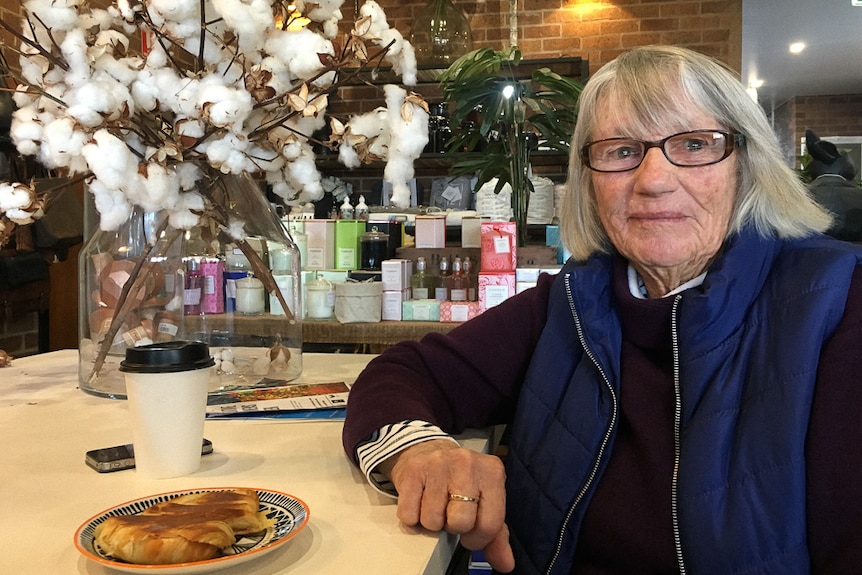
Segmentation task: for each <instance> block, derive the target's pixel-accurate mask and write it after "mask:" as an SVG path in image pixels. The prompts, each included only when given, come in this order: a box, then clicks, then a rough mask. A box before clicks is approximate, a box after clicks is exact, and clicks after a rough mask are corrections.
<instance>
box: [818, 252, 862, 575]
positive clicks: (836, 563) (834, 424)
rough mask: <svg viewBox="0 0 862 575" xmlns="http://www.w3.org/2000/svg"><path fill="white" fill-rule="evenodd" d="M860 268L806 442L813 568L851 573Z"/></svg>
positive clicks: (859, 559) (861, 434)
mask: <svg viewBox="0 0 862 575" xmlns="http://www.w3.org/2000/svg"><path fill="white" fill-rule="evenodd" d="M860 374H862V270H859V269H857V271H856V273H855V274H854V275H853V283H852V284H851V286H850V293H849V295H848V299H847V305H846V306H845V310H844V317H843V319H842V320H841V323H840V324H839V325H838V328H837V330H836V332H835V333H834V334H833V335H832V337H831V338H830V339H829V340H828V341H827V342H826V345H825V346H824V348H823V352H822V354H821V358H820V366H819V368H818V375H817V388H816V390H815V392H814V404H813V407H812V413H811V421H810V423H809V427H808V439H807V443H806V461H807V469H808V472H807V477H808V487H807V491H808V502H807V503H808V547H809V551H810V554H811V567H812V573H829V574H830V575H851V574H856V573H859V569H860V565H862V540H860V534H862V375H860Z"/></svg>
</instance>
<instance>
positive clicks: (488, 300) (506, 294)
mask: <svg viewBox="0 0 862 575" xmlns="http://www.w3.org/2000/svg"><path fill="white" fill-rule="evenodd" d="M515 283H516V282H515V272H503V273H494V272H480V273H479V308H480V309H481V311H485V310H486V309H489V308H492V307H494V306H495V305H499V304H500V303H502V302H504V301H506V300H507V299H509V298H510V297H512V296H513V295H515Z"/></svg>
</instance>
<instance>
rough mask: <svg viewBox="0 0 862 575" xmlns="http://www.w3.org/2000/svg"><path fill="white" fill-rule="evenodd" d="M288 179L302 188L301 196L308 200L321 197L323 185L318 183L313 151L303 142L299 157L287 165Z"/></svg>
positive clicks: (295, 185) (318, 178)
mask: <svg viewBox="0 0 862 575" xmlns="http://www.w3.org/2000/svg"><path fill="white" fill-rule="evenodd" d="M287 171H288V175H289V181H290V183H291V185H292V186H294V187H296V188H298V189H300V190H302V193H301V196H302V197H303V198H304V199H306V200H310V201H316V200H319V199H320V198H322V197H323V186H322V185H321V184H320V179H321V176H320V172H319V171H318V170H317V164H316V162H315V160H314V153H313V152H312V151H311V148H310V147H309V146H308V145H307V144H305V145H304V146H303V151H302V154H300V156H299V158H297V159H296V160H294V161H293V162H290V163H289V164H288V165H287Z"/></svg>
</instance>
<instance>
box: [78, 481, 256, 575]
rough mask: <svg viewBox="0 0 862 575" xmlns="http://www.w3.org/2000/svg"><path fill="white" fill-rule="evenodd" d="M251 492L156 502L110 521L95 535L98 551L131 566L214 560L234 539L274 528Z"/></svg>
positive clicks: (215, 493)
mask: <svg viewBox="0 0 862 575" xmlns="http://www.w3.org/2000/svg"><path fill="white" fill-rule="evenodd" d="M259 507H260V502H259V499H258V496H257V492H256V491H254V490H253V489H237V490H231V491H227V490H225V491H202V492H199V493H190V494H188V495H182V496H179V497H175V498H173V499H169V500H167V501H163V502H161V503H157V504H155V505H152V506H150V507H148V508H147V509H145V510H144V511H143V512H141V513H140V514H138V515H121V516H114V517H109V518H107V519H106V520H105V521H103V522H102V523H100V524H99V525H98V526H97V527H96V529H95V532H94V537H95V541H96V544H97V545H99V546H100V547H101V548H102V550H103V551H104V552H105V553H107V554H109V555H111V556H112V557H115V558H117V559H122V560H123V561H127V562H129V563H139V564H144V565H165V564H176V563H191V562H195V561H204V560H207V559H212V558H214V557H217V556H218V555H219V554H220V553H221V551H222V549H224V548H226V547H229V546H231V545H233V544H234V543H235V542H236V535H244V534H249V533H257V532H259V531H262V530H264V529H266V528H267V527H269V526H271V525H272V524H273V521H272V520H271V519H269V518H267V517H266V515H265V514H264V513H262V512H260V511H259Z"/></svg>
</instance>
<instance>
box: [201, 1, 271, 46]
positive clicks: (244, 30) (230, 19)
mask: <svg viewBox="0 0 862 575" xmlns="http://www.w3.org/2000/svg"><path fill="white" fill-rule="evenodd" d="M212 4H213V8H215V9H216V11H217V12H218V13H219V14H221V16H222V18H224V21H225V23H226V24H227V25H228V26H230V27H231V28H232V29H233V30H234V32H235V33H236V36H237V39H238V41H239V49H240V51H242V52H244V53H246V54H251V53H254V52H257V51H259V50H262V49H263V42H264V39H265V38H266V31H267V29H268V28H274V23H273V18H272V6H271V5H270V4H271V3H270V0H212Z"/></svg>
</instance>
